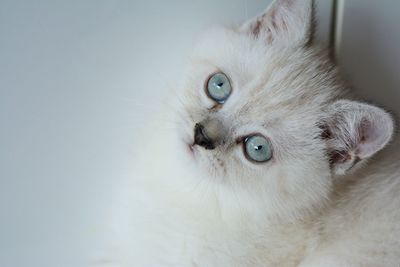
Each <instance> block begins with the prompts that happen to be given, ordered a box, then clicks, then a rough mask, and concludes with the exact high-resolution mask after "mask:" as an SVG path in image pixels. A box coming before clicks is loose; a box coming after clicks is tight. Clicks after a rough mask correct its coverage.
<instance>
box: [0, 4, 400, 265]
mask: <svg viewBox="0 0 400 267" xmlns="http://www.w3.org/2000/svg"><path fill="white" fill-rule="evenodd" d="M269 2H270V1H268V0H265V1H262V0H248V1H245V0H218V1H214V0H213V1H212V0H203V1H184V0H180V1H179V0H172V1H128V0H126V1H122V0H121V1H117V0H114V1H111V0H108V1H106V0H101V1H99V0H84V1H59V0H56V1H53V0H38V1H28V0H26V1H18V0H17V1H16V0H0V123H1V128H0V266H2V267H3V266H4V267H25V266H29V267H36V266H38V267H47V266H49V267H50V266H51V267H56V266H57V267H58V266H85V265H83V264H82V260H83V259H86V258H87V256H88V255H90V253H91V252H92V251H93V248H94V247H96V246H98V245H99V244H101V241H102V240H103V238H104V236H105V235H106V234H107V228H106V226H105V225H104V223H103V222H104V221H105V219H106V218H105V217H104V216H105V214H106V213H105V210H107V208H108V207H109V206H108V205H109V199H110V196H111V192H112V191H113V189H114V188H116V187H117V185H118V182H119V181H121V180H122V179H123V178H125V177H130V176H131V175H132V173H133V172H134V170H132V167H131V166H132V164H131V163H132V161H133V160H134V155H135V154H137V153H140V143H141V142H146V140H143V138H141V139H139V136H140V132H141V130H142V129H143V128H144V127H145V125H146V123H147V122H148V121H150V120H152V118H153V117H154V115H155V114H157V111H158V110H159V103H160V102H162V100H163V99H164V97H165V95H167V94H168V92H169V88H170V87H171V86H172V85H173V84H174V82H175V80H176V79H179V78H180V70H181V69H182V67H183V64H184V62H185V57H186V56H187V55H188V53H189V51H190V47H191V46H192V44H193V43H194V42H195V41H196V36H198V34H199V33H200V32H201V31H202V30H204V29H205V28H207V27H208V26H210V25H212V24H214V23H218V22H223V23H228V24H237V23H239V22H241V21H243V20H245V19H247V18H249V17H251V16H254V15H255V14H258V13H260V12H261V11H262V10H263V9H264V8H265V7H266V6H267V5H268V3H269ZM342 2H343V1H342ZM348 2H349V3H352V4H347V3H346V5H343V6H344V9H343V10H342V11H344V12H342V13H341V14H344V16H341V18H343V20H342V21H343V25H344V26H343V35H341V36H340V37H342V38H339V39H340V40H339V39H338V44H340V45H339V47H338V48H339V49H338V52H339V59H340V62H341V63H342V64H343V65H344V67H345V70H346V71H347V72H348V73H349V77H350V79H353V80H354V82H355V83H356V85H361V86H360V87H359V88H365V90H364V91H363V89H359V90H360V91H361V92H362V93H364V94H365V95H366V96H367V97H370V98H372V99H376V101H377V102H378V103H381V104H386V105H387V106H389V107H391V108H396V106H397V105H396V103H397V101H398V100H399V99H400V96H399V91H398V89H397V87H398V86H399V84H400V82H399V76H398V75H397V72H398V71H397V70H398V69H399V68H397V69H396V66H397V67H399V66H400V59H399V53H398V52H397V49H398V47H400V40H399V36H400V35H399V34H398V33H399V32H398V30H397V29H396V27H397V26H396V23H395V22H396V20H397V22H398V16H397V11H396V9H395V8H394V9H392V8H391V5H396V6H397V10H399V8H398V7H399V4H396V3H398V2H395V1H390V0H387V1H384V2H385V3H387V5H386V6H385V5H381V4H374V3H375V1H365V3H366V4H364V0H363V1H361V0H352V1H348ZM361 2H363V3H361ZM343 3H344V2H343ZM360 6H362V8H361V9H360V8H359V7H360ZM330 8H331V2H329V1H327V0H324V1H320V7H319V9H318V15H319V17H320V19H321V22H322V23H321V24H320V25H321V27H320V28H319V31H318V33H319V38H320V39H321V40H323V41H324V42H325V43H328V37H329V29H330V25H329V23H330V11H331V10H330ZM372 9H378V10H377V12H375V11H374V10H372ZM347 10H349V11H347ZM397 25H399V23H397ZM370 33H371V34H370ZM394 34H395V35H394ZM393 35H394V36H393ZM381 40H384V41H385V43H384V45H383V46H381ZM360 48H362V49H360ZM382 69H383V70H384V71H382ZM365 73H367V74H368V77H365V75H364V74H365ZM375 77H376V79H375ZM367 88H368V89H367ZM376 88H378V89H376Z"/></svg>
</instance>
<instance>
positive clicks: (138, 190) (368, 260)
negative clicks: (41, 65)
mask: <svg viewBox="0 0 400 267" xmlns="http://www.w3.org/2000/svg"><path fill="white" fill-rule="evenodd" d="M311 14H312V3H311V1H309V0H277V1H275V2H274V3H272V5H271V6H270V7H269V8H268V9H267V11H266V12H265V13H263V14H262V15H260V16H258V17H256V18H254V19H253V20H251V21H249V22H247V23H245V24H243V25H242V26H240V27H239V28H234V29H232V28H225V27H221V28H215V29H212V30H211V31H209V32H207V33H206V34H205V35H204V36H203V38H202V39H201V41H200V42H199V43H198V44H197V46H196V48H195V50H194V53H193V56H192V58H191V64H190V66H189V70H188V72H187V75H185V76H184V81H183V82H182V85H181V86H180V88H181V89H179V90H178V92H177V94H176V95H175V96H174V98H175V99H174V100H176V103H175V105H174V106H175V107H176V111H173V112H171V111H167V112H166V113H168V112H170V113H171V114H172V118H174V120H175V121H176V126H177V127H176V129H175V128H174V129H171V127H170V126H171V125H170V122H171V119H170V118H165V117H163V119H164V120H165V122H164V123H165V126H162V125H158V127H159V128H157V129H154V130H153V134H150V135H148V136H147V137H146V139H144V142H143V143H144V144H143V146H147V149H146V151H147V152H145V151H142V150H141V154H142V157H141V158H142V159H141V161H140V162H139V163H138V166H137V173H136V174H135V179H133V180H132V181H129V182H128V183H127V184H126V186H125V187H124V190H125V192H124V193H120V196H121V197H120V198H119V201H120V202H119V203H118V204H117V205H116V207H117V206H118V207H119V209H117V208H116V209H115V210H114V212H115V214H114V216H113V217H114V218H115V228H116V231H117V232H116V233H115V234H116V236H115V244H116V252H115V254H116V255H115V257H116V258H117V260H115V261H113V262H112V263H110V266H135V267H147V266H157V267H161V266H168V267H178V266H185V267H186V266H191V267H224V266H227V267H228V266H229V267H261V266H262V267H269V266H274V267H276V266H279V267H295V266H299V267H344V266H346V267H348V266H351V267H361V266H362V267H366V266H371V267H372V266H373V267H377V266H382V267H390V266H398V265H399V262H400V224H399V221H400V209H399V208H400V177H399V176H400V171H399V167H400V166H399V161H398V160H399V155H398V153H397V154H396V153H395V152H394V151H388V150H386V153H379V155H376V156H375V157H374V160H371V161H370V162H369V163H367V160H368V159H369V158H371V157H372V156H373V155H374V154H376V153H377V152H378V151H380V150H381V149H383V148H384V147H385V146H386V145H387V144H388V142H389V141H390V140H391V139H392V134H393V128H394V125H393V120H392V118H391V116H390V115H389V114H388V113H387V112H385V111H384V110H382V109H380V108H377V107H374V106H371V105H369V104H365V103H362V102H358V101H353V100H350V99H346V97H347V86H346V84H345V83H344V82H343V81H342V80H341V79H340V78H339V75H338V73H337V69H336V67H335V66H334V65H333V64H332V62H331V61H330V60H329V58H328V56H327V55H326V54H325V53H324V52H322V51H320V50H319V49H318V48H317V47H316V46H315V45H314V44H312V42H311V40H310V38H311V31H312V29H311V28H312V25H311ZM143 150H144V149H143Z"/></svg>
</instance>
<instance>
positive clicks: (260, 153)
mask: <svg viewBox="0 0 400 267" xmlns="http://www.w3.org/2000/svg"><path fill="white" fill-rule="evenodd" d="M244 153H245V155H246V158H247V159H249V160H251V161H255V162H266V161H269V160H270V159H271V158H272V145H271V142H270V141H269V140H268V139H267V138H265V137H264V136H262V135H252V136H248V137H246V138H245V139H244Z"/></svg>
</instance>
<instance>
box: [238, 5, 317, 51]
mask: <svg viewBox="0 0 400 267" xmlns="http://www.w3.org/2000/svg"><path fill="white" fill-rule="evenodd" d="M312 10H313V3H312V0H275V1H274V2H273V3H272V4H271V5H270V6H269V7H268V8H267V10H266V11H265V12H264V13H263V14H261V15H259V16H257V17H256V18H254V19H251V20H250V21H248V22H246V23H244V25H242V27H241V28H240V30H241V31H242V32H245V33H247V34H250V35H252V36H254V37H255V38H262V39H263V40H265V41H266V42H267V43H279V44H282V45H290V46H298V45H305V44H307V43H308V42H309V40H310V38H311V31H312V29H311V27H312V13H313V11H312Z"/></svg>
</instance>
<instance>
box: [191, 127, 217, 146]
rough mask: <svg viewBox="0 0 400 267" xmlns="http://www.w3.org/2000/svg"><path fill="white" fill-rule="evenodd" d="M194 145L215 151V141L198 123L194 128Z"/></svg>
mask: <svg viewBox="0 0 400 267" xmlns="http://www.w3.org/2000/svg"><path fill="white" fill-rule="evenodd" d="M194 144H195V145H199V146H202V147H204V148H205V149H214V148H215V144H214V141H213V140H212V139H211V138H210V137H209V136H207V133H206V130H205V129H204V126H203V125H202V124H200V123H196V125H195V126H194Z"/></svg>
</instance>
